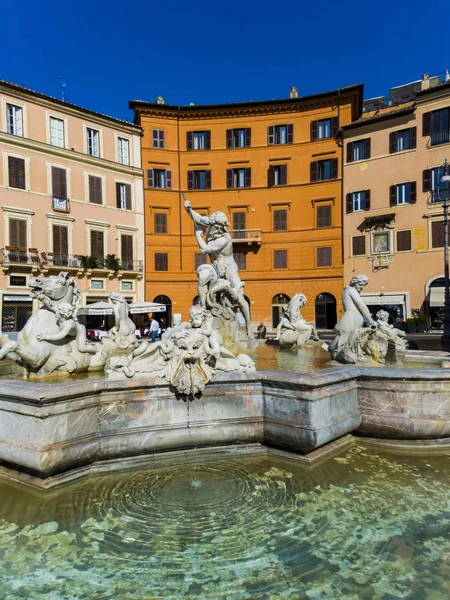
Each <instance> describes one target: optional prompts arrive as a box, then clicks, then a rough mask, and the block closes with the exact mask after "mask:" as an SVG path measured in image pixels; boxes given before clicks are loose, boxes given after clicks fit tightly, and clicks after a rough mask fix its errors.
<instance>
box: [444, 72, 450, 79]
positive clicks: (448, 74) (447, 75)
mask: <svg viewBox="0 0 450 600" xmlns="http://www.w3.org/2000/svg"><path fill="white" fill-rule="evenodd" d="M444 81H450V73H449V72H448V69H445V79H444Z"/></svg>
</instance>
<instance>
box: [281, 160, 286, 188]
mask: <svg viewBox="0 0 450 600" xmlns="http://www.w3.org/2000/svg"><path fill="white" fill-rule="evenodd" d="M280 185H287V165H280Z"/></svg>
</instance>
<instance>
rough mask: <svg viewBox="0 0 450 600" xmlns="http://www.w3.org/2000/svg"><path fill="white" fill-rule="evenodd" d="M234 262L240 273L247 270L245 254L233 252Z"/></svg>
mask: <svg viewBox="0 0 450 600" xmlns="http://www.w3.org/2000/svg"><path fill="white" fill-rule="evenodd" d="M233 257H234V260H235V262H236V264H237V266H238V269H239V270H240V271H245V269H246V268H247V252H234V253H233Z"/></svg>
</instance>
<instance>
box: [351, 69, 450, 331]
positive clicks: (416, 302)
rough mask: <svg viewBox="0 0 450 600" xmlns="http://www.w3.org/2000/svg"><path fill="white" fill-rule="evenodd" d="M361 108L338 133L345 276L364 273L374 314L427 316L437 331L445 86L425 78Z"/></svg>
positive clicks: (448, 100)
mask: <svg viewBox="0 0 450 600" xmlns="http://www.w3.org/2000/svg"><path fill="white" fill-rule="evenodd" d="M394 91H395V95H394V99H393V100H392V99H390V100H389V101H388V102H386V101H385V99H384V98H381V99H375V100H372V101H366V102H365V111H364V112H363V115H362V117H361V118H360V119H359V120H358V121H355V122H354V123H351V124H349V125H346V126H344V128H343V138H344V239H343V247H344V265H345V267H344V276H345V280H346V282H348V281H349V280H350V279H351V277H352V276H353V275H356V274H358V273H364V274H366V275H368V277H369V284H368V285H367V287H366V288H365V289H364V294H363V297H364V299H365V301H366V304H367V305H368V306H369V307H370V310H371V312H372V314H376V312H377V310H378V309H379V308H382V307H384V308H385V309H387V310H388V311H389V312H390V313H391V316H392V317H393V319H395V318H400V319H405V318H408V317H411V316H412V315H413V314H415V312H416V311H420V312H421V313H423V314H425V315H427V317H428V320H429V326H432V327H434V328H438V329H439V328H440V327H441V324H442V307H443V301H444V292H443V285H444V284H443V268H444V252H443V246H444V223H443V220H444V215H443V207H442V205H443V200H444V198H445V197H447V198H448V194H449V190H448V186H442V185H441V184H440V183H439V181H440V178H441V176H442V174H443V169H442V165H443V163H444V160H445V158H449V159H450V124H449V122H450V81H449V80H448V78H447V80H446V81H444V82H441V81H439V79H438V78H431V79H430V78H429V77H428V76H424V78H423V80H422V81H419V82H415V83H413V84H409V85H408V86H404V87H403V88H394Z"/></svg>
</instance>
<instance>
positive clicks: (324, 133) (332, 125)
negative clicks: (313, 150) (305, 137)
mask: <svg viewBox="0 0 450 600" xmlns="http://www.w3.org/2000/svg"><path fill="white" fill-rule="evenodd" d="M338 133H339V117H331V118H329V119H320V120H318V121H311V140H321V139H324V138H330V137H336V136H337V134H338Z"/></svg>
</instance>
